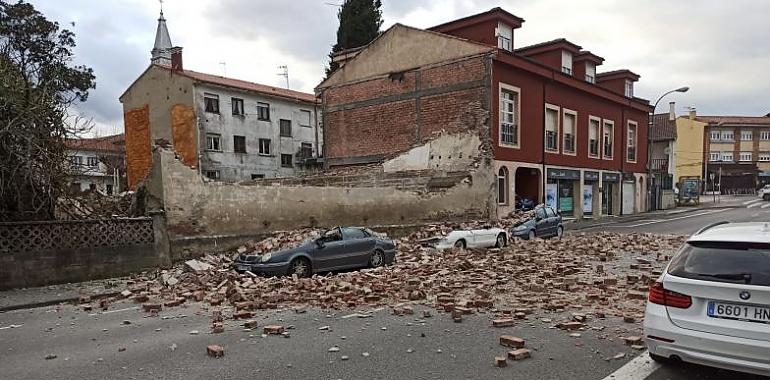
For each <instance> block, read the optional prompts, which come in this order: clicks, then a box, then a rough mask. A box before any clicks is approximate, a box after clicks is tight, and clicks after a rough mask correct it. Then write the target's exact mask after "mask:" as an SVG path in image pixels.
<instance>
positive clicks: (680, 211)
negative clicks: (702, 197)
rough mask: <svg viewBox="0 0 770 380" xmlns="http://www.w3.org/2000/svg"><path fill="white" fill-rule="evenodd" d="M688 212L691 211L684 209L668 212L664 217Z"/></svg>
mask: <svg viewBox="0 0 770 380" xmlns="http://www.w3.org/2000/svg"><path fill="white" fill-rule="evenodd" d="M688 211H691V210H687V209H685V210H674V211H669V212H667V213H666V215H675V214H681V213H683V212H688Z"/></svg>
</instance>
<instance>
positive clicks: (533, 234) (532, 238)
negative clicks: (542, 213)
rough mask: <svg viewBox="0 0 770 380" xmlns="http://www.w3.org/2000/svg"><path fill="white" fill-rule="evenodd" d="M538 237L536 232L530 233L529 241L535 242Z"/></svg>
mask: <svg viewBox="0 0 770 380" xmlns="http://www.w3.org/2000/svg"><path fill="white" fill-rule="evenodd" d="M536 237H537V236H535V231H534V230H533V231H529V239H528V240H535V238H536Z"/></svg>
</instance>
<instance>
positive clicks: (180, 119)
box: [171, 104, 198, 167]
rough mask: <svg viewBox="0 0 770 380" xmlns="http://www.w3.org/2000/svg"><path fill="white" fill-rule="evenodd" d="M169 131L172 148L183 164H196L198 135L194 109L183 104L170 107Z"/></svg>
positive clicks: (191, 165)
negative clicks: (172, 143) (172, 140)
mask: <svg viewBox="0 0 770 380" xmlns="http://www.w3.org/2000/svg"><path fill="white" fill-rule="evenodd" d="M171 132H172V136H173V138H174V150H176V152H177V154H179V157H180V158H181V159H182V162H184V164H185V165H187V166H190V167H193V166H196V165H198V135H197V133H196V125H195V110H194V109H193V107H191V106H188V105H184V104H175V105H174V106H173V107H171Z"/></svg>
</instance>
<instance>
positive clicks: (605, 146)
mask: <svg viewBox="0 0 770 380" xmlns="http://www.w3.org/2000/svg"><path fill="white" fill-rule="evenodd" d="M613 127H615V123H613V122H612V121H609V120H605V121H604V126H603V127H602V154H603V158H612V141H613V130H612V129H613Z"/></svg>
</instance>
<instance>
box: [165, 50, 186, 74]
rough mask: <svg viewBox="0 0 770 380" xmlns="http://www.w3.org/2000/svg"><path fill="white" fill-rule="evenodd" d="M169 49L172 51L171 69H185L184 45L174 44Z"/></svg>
mask: <svg viewBox="0 0 770 380" xmlns="http://www.w3.org/2000/svg"><path fill="white" fill-rule="evenodd" d="M168 50H169V52H170V53H171V70H172V71H184V66H182V47H181V46H174V47H172V48H171V49H168Z"/></svg>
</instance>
